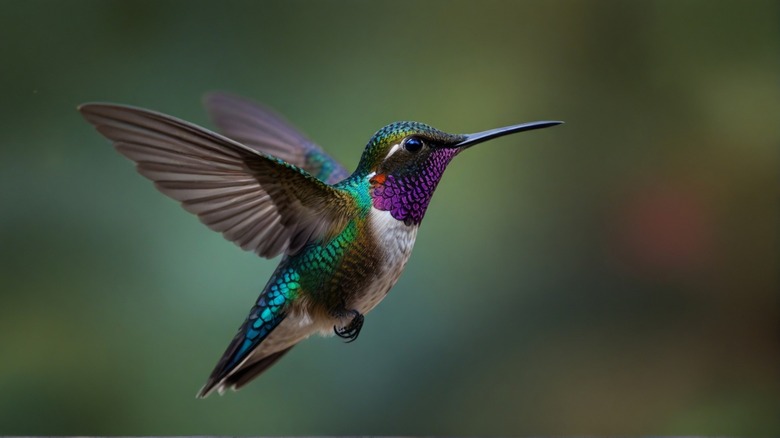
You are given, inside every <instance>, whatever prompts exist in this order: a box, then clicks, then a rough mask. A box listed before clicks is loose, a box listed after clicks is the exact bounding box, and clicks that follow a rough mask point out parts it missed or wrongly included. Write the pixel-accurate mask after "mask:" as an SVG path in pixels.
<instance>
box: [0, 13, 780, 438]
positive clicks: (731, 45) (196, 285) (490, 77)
mask: <svg viewBox="0 0 780 438" xmlns="http://www.w3.org/2000/svg"><path fill="white" fill-rule="evenodd" d="M779 10H780V4H778V2H776V1H750V2H745V1H733V2H716V1H645V2H638V1H636V2H628V1H593V2H585V1H545V2H541V1H533V2H531V1H528V2H520V1H517V2H497V1H479V2H476V1H473V2H457V1H446V2H445V1H427V2H413V1H392V2H387V1H376V2H359V1H346V2H345V1H274V2H267V1H266V2H259V1H258V2H237V1H227V2H185V1H138V0H133V1H94V2H87V1H68V2H59V1H9V0H4V1H2V2H0V59H2V61H1V63H0V86H1V87H2V99H0V109H1V110H2V111H1V112H2V122H1V123H2V129H1V130H0V200H2V203H1V204H0V288H1V291H2V292H1V293H0V434H38V435H50V434H99V435H104V434H109V435H117V434H118V435H143V434H221V435H269V434H271V435H276V434H329V435H332V434H417V435H420V434H422V435H432V434H439V435H441V434H444V435H495V434H500V435H529V434H547V435H549V434H644V435H647V434H707V435H712V434H729V435H778V434H780V415H778V414H777V413H778V412H780V410H779V409H778V408H780V324H779V321H780V306H779V305H778V304H779V303H778V276H777V271H778V266H780V264H779V263H778V223H780V221H778V209H777V207H778V202H777V199H778V185H777V182H778V175H777V170H778V144H780V134H779V133H778V118H777V117H778V106H779V105H778V103H779V102H780V99H778V98H779V97H780V93H779V90H778V83H779V82H778V71H780V70H779V69H778V64H779V61H780V58H779V57H778V54H779V53H780V32H779V31H778V29H779V28H780V26H779V23H780V20H779V19H778V18H780V14H778V12H780V11H779ZM211 90H227V91H232V92H235V93H238V94H242V95H245V96H249V97H251V98H254V99H257V100H259V101H262V102H265V103H266V104H269V105H271V106H273V107H275V108H277V109H278V110H279V111H280V112H282V113H283V114H285V115H286V116H287V117H288V118H289V119H290V120H292V121H293V122H294V123H295V124H296V125H297V126H299V127H300V128H301V129H302V130H303V131H304V132H306V133H307V134H308V135H309V136H310V137H311V138H312V139H314V140H315V141H317V142H318V143H320V144H322V145H324V146H325V147H326V148H327V149H328V150H329V151H331V152H332V153H333V155H335V156H336V157H337V158H338V159H339V160H341V161H342V162H343V163H344V164H345V165H346V166H347V167H348V168H350V169H352V168H354V166H355V165H356V164H357V160H358V158H359V156H360V153H361V151H362V148H363V146H364V145H365V143H366V141H367V140H368V139H369V137H370V136H371V135H372V134H373V132H374V131H375V130H377V129H378V128H380V127H381V126H383V125H385V124H387V123H389V122H391V121H395V120H405V119H411V120H419V121H424V122H427V123H430V124H432V125H434V126H436V127H439V128H441V129H443V130H448V131H453V132H474V131H479V130H483V129H489V128H494V127H497V126H503V125H507V124H512V123H518V122H524V121H530V120H538V119H560V120H565V121H566V122H567V124H566V125H564V126H562V127H556V128H553V129H548V130H542V131H534V132H532V133H527V134H522V135H517V136H512V137H507V138H504V139H501V140H496V141H494V142H491V143H489V144H486V145H484V146H480V147H478V148H475V149H473V150H470V151H469V152H468V153H466V154H463V155H461V156H460V157H458V159H457V160H455V162H454V163H453V164H452V165H451V166H450V169H449V171H448V173H447V175H446V176H445V177H444V179H443V181H442V184H441V185H440V186H439V189H438V191H437V195H436V196H435V197H434V199H433V202H432V204H431V207H430V209H429V211H428V214H427V217H426V220H425V221H424V223H423V226H422V228H421V230H420V233H419V235H418V240H417V247H416V249H415V253H414V255H413V256H412V259H411V261H410V263H409V265H408V266H407V269H406V272H405V273H404V275H403V276H402V277H401V280H400V281H399V283H398V284H397V286H396V287H395V288H394V289H393V291H392V293H391V294H390V295H389V296H388V298H387V299H386V300H385V301H384V302H383V303H382V304H381V305H380V306H379V307H378V308H377V309H376V310H374V311H373V312H372V313H371V314H369V316H368V317H367V319H366V325H365V327H364V329H363V332H362V334H361V336H360V339H359V341H358V342H355V343H353V344H349V345H345V344H344V343H343V342H341V341H340V340H339V339H334V338H316V339H310V340H307V341H305V342H304V343H303V344H301V345H300V346H299V347H297V348H296V349H295V350H294V351H293V352H292V353H291V354H290V355H289V356H287V357H286V358H285V359H284V360H282V361H281V362H280V363H279V364H278V365H277V366H275V367H274V368H272V369H271V370H270V371H269V372H268V373H267V374H264V375H263V376H262V377H261V378H259V379H258V380H257V381H255V382H253V383H252V384H251V385H249V386H248V387H246V388H245V389H244V390H242V391H240V392H238V393H229V394H227V395H225V396H224V397H217V396H212V397H210V398H208V399H206V400H196V399H195V397H194V396H195V393H196V391H197V390H198V389H199V388H200V386H201V385H202V384H203V382H204V381H205V379H206V377H207V376H208V374H209V372H210V371H211V369H212V367H213V366H214V364H215V363H216V361H217V359H218V358H219V356H220V354H221V353H222V352H223V349H224V348H225V346H226V345H227V343H228V342H229V341H230V339H231V338H232V336H233V334H234V331H235V329H236V328H237V327H238V326H239V324H240V323H241V322H242V321H243V318H244V317H245V316H246V313H247V311H248V309H249V307H250V306H251V304H252V303H253V302H254V300H255V298H256V295H257V293H258V292H259V290H260V289H261V287H262V286H263V285H264V284H265V281H266V280H267V278H268V277H269V275H270V274H271V272H272V270H273V268H274V267H275V266H276V261H268V260H262V259H259V258H257V257H255V256H253V255H252V254H249V253H244V252H242V251H240V250H239V249H238V248H237V247H235V246H234V245H232V244H230V243H228V242H226V241H224V240H223V238H222V237H221V236H219V235H218V234H216V233H213V232H211V231H209V230H208V229H206V228H205V227H204V226H203V225H201V224H200V223H198V221H197V220H196V219H195V218H194V217H192V216H191V215H189V214H188V213H186V212H184V211H183V210H182V209H181V208H180V207H178V206H177V205H176V203H175V202H172V201H170V200H169V199H167V198H165V197H164V196H162V195H161V194H159V193H157V192H156V191H155V190H153V188H152V186H151V185H150V184H149V183H148V182H147V181H146V180H144V179H143V178H141V177H140V176H138V175H137V174H136V173H135V171H134V170H133V166H132V165H131V163H130V162H128V161H127V160H125V159H124V158H122V157H121V156H120V155H119V154H117V153H116V152H114V151H113V150H112V148H111V147H110V145H109V143H108V142H107V141H106V140H105V139H104V138H102V137H101V136H100V135H98V134H97V133H96V132H95V131H94V130H93V129H92V127H90V126H89V125H88V124H87V123H85V122H84V121H83V120H82V119H81V117H80V116H79V114H78V113H77V112H76V110H75V108H76V105H78V104H80V103H83V102H85V101H93V100H103V101H113V102H121V103H129V104H134V105H139V106H144V107H148V108H152V109H156V110H159V111H163V112H166V113H170V114H173V115H176V116H178V117H182V118H184V119H187V120H190V121H193V122H195V123H198V124H203V125H205V126H212V125H210V124H209V122H208V120H207V117H206V115H205V112H204V111H203V109H202V108H201V105H200V98H201V96H202V94H203V93H204V92H206V91H211Z"/></svg>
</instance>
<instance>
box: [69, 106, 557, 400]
mask: <svg viewBox="0 0 780 438" xmlns="http://www.w3.org/2000/svg"><path fill="white" fill-rule="evenodd" d="M204 103H205V106H206V108H207V111H208V112H209V114H210V116H211V118H212V120H213V121H214V123H215V125H216V126H217V127H218V129H219V130H220V131H221V132H222V134H218V133H215V132H212V131H210V130H208V129H205V128H202V127H200V126H197V125H194V124H192V123H188V122H186V121H184V120H181V119H178V118H175V117H171V116H168V115H165V114H162V113H159V112H155V111H150V110H147V109H142V108H137V107H132V106H126V105H118V104H111V103H87V104H83V105H81V106H79V107H78V110H79V111H80V112H81V114H82V115H83V116H84V118H85V119H86V120H87V121H88V122H89V123H91V124H92V125H94V127H95V128H96V129H97V131H98V132H100V133H101V134H102V135H104V136H105V137H107V138H108V139H109V140H110V141H111V142H112V143H113V145H114V147H115V148H116V150H117V151H118V152H119V153H120V154H122V155H124V156H125V157H127V158H129V159H130V160H132V161H134V162H135V163H136V170H137V171H138V172H139V173H140V174H141V175H143V176H144V177H146V178H148V179H150V180H151V181H152V182H154V185H155V187H156V188H157V189H158V190H159V191H160V192H162V193H163V194H165V195H167V196H169V197H171V198H173V199H174V200H176V201H179V202H180V203H181V205H182V207H183V208H184V209H185V210H187V211H189V212H191V213H193V214H195V215H197V216H198V218H199V219H200V221H201V222H203V223H204V224H205V225H206V226H207V227H209V228H211V229H212V230H214V231H217V232H219V233H222V235H223V236H224V237H225V238H226V239H227V240H229V241H232V242H233V243H235V244H236V245H238V246H240V247H241V248H242V249H244V250H247V251H252V252H254V253H256V254H257V255H259V256H260V257H265V258H274V257H276V256H278V255H282V259H281V262H280V263H279V265H278V267H277V268H276V270H275V271H274V273H273V274H272V275H271V278H270V279H269V280H268V283H267V284H266V285H265V287H264V288H263V290H262V292H260V296H259V298H258V299H257V300H256V301H255V302H254V305H253V306H252V308H251V310H250V311H249V315H248V316H247V318H246V319H245V321H244V322H243V324H242V325H241V327H240V328H239V330H238V333H237V334H236V335H235V337H234V338H233V340H232V341H231V342H230V344H229V345H228V347H227V349H226V350H225V352H224V354H223V355H222V357H221V358H220V359H219V361H218V363H217V365H216V366H215V367H214V370H213V371H212V372H211V375H210V376H209V378H208V380H207V381H206V384H205V385H204V386H203V387H202V389H201V390H200V392H198V394H197V397H199V398H203V397H206V396H208V395H209V394H210V393H211V392H213V391H214V390H216V391H218V392H219V394H223V393H224V392H225V390H227V389H233V390H238V389H240V388H241V387H243V386H244V385H246V384H247V383H249V382H250V381H251V380H253V379H254V378H256V377H257V376H259V375H260V374H261V373H262V372H263V371H265V370H266V369H268V368H269V367H270V366H272V365H273V364H274V363H276V362H277V361H278V360H279V359H280V358H281V357H282V356H284V355H285V354H286V353H287V352H289V351H290V349H292V347H293V346H295V345H296V344H297V343H298V342H300V341H302V340H303V339H305V338H307V337H309V336H311V335H312V334H315V333H320V334H322V335H329V334H331V335H332V334H335V335H336V336H338V337H341V338H343V339H344V340H345V341H346V342H352V341H354V340H355V339H357V337H358V335H359V334H360V331H361V329H362V327H363V323H364V320H365V315H366V314H367V313H368V312H369V311H371V310H372V309H373V308H374V307H375V306H376V305H377V304H379V302H380V301H382V299H384V298H385V296H386V295H387V293H388V291H389V290H390V288H392V287H393V285H394V284H395V283H396V281H397V280H398V278H399V276H400V275H401V272H402V271H403V269H404V267H405V265H406V262H407V261H408V260H409V256H410V254H411V252H412V247H413V245H414V241H415V238H416V236H417V230H418V228H419V226H420V223H421V222H422V219H423V216H424V215H425V212H426V210H427V208H428V204H429V202H430V200H431V197H432V196H433V192H434V190H435V189H436V186H437V185H438V184H439V181H440V180H441V177H442V175H443V173H444V170H445V169H446V167H447V165H448V164H449V163H450V161H451V160H452V159H453V158H454V157H455V156H456V155H458V154H459V153H461V152H463V151H464V150H466V149H468V148H470V147H472V146H474V145H476V144H479V143H482V142H485V141H487V140H491V139H494V138H497V137H501V136H505V135H508V134H513V133H517V132H523V131H529V130H533V129H540V128H546V127H550V126H555V125H558V124H561V123H563V122H560V121H537V122H531V123H523V124H518V125H512V126H507V127H503V128H498V129H492V130H488V131H483V132H478V133H475V134H448V133H446V132H443V131H440V130H438V129H435V128H433V127H431V126H429V125H426V124H423V123H419V122H411V121H405V122H395V123H391V124H389V125H387V126H385V127H383V128H381V129H380V130H379V131H377V132H376V133H375V134H374V135H373V136H372V137H371V139H370V140H369V141H368V144H367V145H366V146H365V149H364V150H363V154H362V156H361V158H360V162H359V163H358V165H357V168H356V169H355V171H354V172H352V173H351V174H350V173H349V172H347V170H346V169H345V168H344V167H342V166H341V165H340V164H339V163H338V162H337V161H336V160H335V159H333V158H332V157H331V156H330V155H328V154H327V153H326V152H325V151H324V150H323V149H322V148H321V147H320V146H318V145H316V144H315V143H314V142H312V141H311V140H309V139H308V137H306V136H305V135H304V134H302V133H301V132H300V131H298V130H297V129H296V128H294V127H293V126H292V125H291V124H290V123H289V122H287V121H286V120H285V119H284V118H283V117H282V116H280V115H278V114H277V113H276V112H274V111H273V110H271V109H270V108H267V107H265V106H263V105H261V104H259V103H256V102H254V101H251V100H248V99H245V98H241V97H237V96H233V95H230V94H225V93H213V94H209V95H207V96H206V97H205V99H204Z"/></svg>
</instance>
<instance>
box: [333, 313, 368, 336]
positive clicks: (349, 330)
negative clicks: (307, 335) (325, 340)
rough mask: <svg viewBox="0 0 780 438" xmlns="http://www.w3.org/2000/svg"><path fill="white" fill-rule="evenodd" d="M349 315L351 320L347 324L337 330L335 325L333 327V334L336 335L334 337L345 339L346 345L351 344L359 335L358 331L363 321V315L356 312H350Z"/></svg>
mask: <svg viewBox="0 0 780 438" xmlns="http://www.w3.org/2000/svg"><path fill="white" fill-rule="evenodd" d="M349 313H351V314H352V320H351V321H350V322H349V324H347V325H346V326H344V327H341V328H338V327H336V326H335V325H334V326H333V332H334V333H336V336H338V337H340V338H342V339H347V341H346V343H347V344H349V343H350V342H353V341H354V340H355V339H357V337H358V335H360V329H362V328H363V321H364V319H365V317H364V316H363V314H361V313H360V312H358V311H357V310H350V311H349Z"/></svg>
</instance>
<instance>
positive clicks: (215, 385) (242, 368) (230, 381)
mask: <svg viewBox="0 0 780 438" xmlns="http://www.w3.org/2000/svg"><path fill="white" fill-rule="evenodd" d="M231 346H232V344H231ZM293 347H294V345H293V346H290V347H287V348H285V349H284V350H281V351H277V352H276V353H271V354H269V355H268V356H265V357H264V358H262V359H260V360H258V361H255V362H251V363H249V364H241V365H239V366H238V367H236V368H234V369H233V370H232V371H231V372H230V373H229V374H227V375H225V376H222V375H221V374H222V373H220V370H221V365H222V363H221V362H222V361H220V363H219V364H217V367H216V368H215V369H214V372H212V373H211V376H210V377H209V380H208V381H207V382H206V384H205V385H203V388H201V390H200V392H198V395H197V397H198V398H206V397H207V396H208V395H209V394H211V392H212V391H214V390H215V389H216V390H217V392H218V393H219V394H220V395H222V394H223V393H224V392H225V391H226V390H227V389H229V388H230V389H233V390H234V391H235V390H238V389H240V388H241V387H243V386H244V385H246V384H247V383H249V382H250V381H252V380H253V379H254V378H255V377H257V376H259V375H260V374H262V372H263V371H265V370H266V369H268V368H269V367H270V366H271V365H273V364H275V363H276V361H278V360H279V359H281V358H282V356H284V355H285V354H286V353H287V352H288V351H290V350H291V349H292V348H293ZM227 354H228V352H225V355H226V356H227ZM223 357H224V356H223Z"/></svg>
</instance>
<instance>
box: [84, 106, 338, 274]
mask: <svg viewBox="0 0 780 438" xmlns="http://www.w3.org/2000/svg"><path fill="white" fill-rule="evenodd" d="M79 111H81V114H82V115H83V116H84V118H86V119H87V121H89V122H90V123H91V124H93V125H95V127H96V128H97V130H98V131H99V132H100V133H101V134H103V135H104V136H106V137H107V138H108V139H110V140H111V141H112V142H113V143H114V146H115V147H116V149H117V151H119V152H120V153H121V154H122V155H124V156H126V157H127V158H129V159H131V160H133V161H135V162H136V168H137V170H138V172H139V173H140V174H141V175H143V176H145V177H146V178H148V179H150V180H152V181H153V182H154V184H155V186H156V187H157V189H159V190H160V191H161V192H163V193H164V194H166V195H168V196H170V197H171V198H173V199H175V200H177V201H179V202H181V204H182V206H183V207H184V208H185V209H186V210H187V211H189V212H191V213H194V214H196V215H198V217H199V218H200V220H201V221H202V222H203V223H204V224H206V225H207V226H208V227H209V228H211V229H212V230H214V231H218V232H220V233H222V235H223V236H225V238H226V239H228V240H230V241H232V242H234V243H236V244H237V245H239V246H240V247H241V248H243V249H245V250H248V251H254V252H255V253H257V254H258V255H260V256H262V257H269V258H271V257H274V256H276V255H278V254H280V253H282V252H286V253H287V254H294V253H296V252H297V251H298V250H300V249H301V248H302V247H303V246H304V245H305V244H306V243H308V242H311V241H318V240H328V239H330V238H332V237H333V236H335V235H336V234H338V233H339V232H340V231H341V230H342V229H343V228H344V226H345V224H346V222H347V220H348V216H347V211H349V206H350V205H351V202H352V201H351V200H350V197H349V196H348V195H347V194H346V193H344V192H341V191H339V190H338V189H335V188H333V187H332V186H330V185H328V184H325V183H323V182H322V181H320V180H318V179H317V178H315V177H313V176H312V175H310V174H309V173H308V172H306V171H304V170H302V169H300V168H298V167H296V166H294V165H291V164H289V163H286V162H284V161H282V160H280V159H277V158H274V157H270V156H268V155H265V154H262V153H260V152H258V151H256V150H254V149H252V148H249V147H247V146H244V145H242V144H240V143H237V142H235V141H233V140H230V139H228V138H226V137H223V136H221V135H219V134H216V133H213V132H211V131H208V130H206V129H204V128H201V127H199V126H196V125H193V124H191V123H188V122H185V121H183V120H179V119H176V118H174V117H171V116H167V115H164V114H160V113H157V112H154V111H149V110H145V109H141V108H135V107H130V106H123V105H114V104H101V103H94V104H85V105H82V106H80V107H79Z"/></svg>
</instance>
